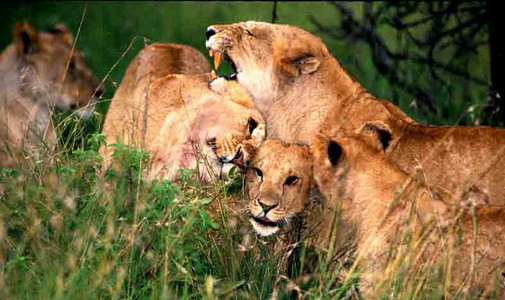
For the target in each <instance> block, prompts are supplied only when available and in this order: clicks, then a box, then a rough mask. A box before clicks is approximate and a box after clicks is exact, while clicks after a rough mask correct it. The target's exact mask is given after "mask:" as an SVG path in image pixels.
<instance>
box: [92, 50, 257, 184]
mask: <svg viewBox="0 0 505 300" xmlns="http://www.w3.org/2000/svg"><path fill="white" fill-rule="evenodd" d="M160 66H166V68H162V67H160ZM209 69H210V68H209V66H208V62H207V61H206V59H205V57H203V55H202V54H200V53H199V52H197V51H196V50H195V49H193V48H191V47H189V46H183V45H173V44H159V43H157V44H153V45H150V46H147V47H146V48H145V49H144V50H142V51H141V53H139V55H137V57H136V58H135V59H134V60H133V62H132V63H131V64H130V66H129V67H128V69H127V72H126V74H125V76H124V79H123V81H122V83H121V86H120V87H119V89H118V92H117V93H116V95H115V96H114V98H113V100H112V103H111V111H110V112H109V113H108V114H107V117H106V120H105V124H104V130H103V133H104V134H105V136H106V139H107V141H108V143H109V144H111V143H117V142H122V143H125V144H127V145H130V146H136V147H139V148H141V149H144V150H147V151H149V152H150V153H151V155H152V163H151V171H150V173H149V175H148V177H149V178H150V179H153V178H159V179H160V178H164V179H165V178H166V179H174V178H176V177H177V170H178V169H180V168H194V167H196V166H197V165H199V166H200V167H201V168H200V169H201V171H202V174H200V175H201V176H202V178H203V179H205V180H210V179H211V178H213V177H214V175H221V174H222V173H223V174H224V173H227V171H228V170H229V167H230V165H229V164H225V165H223V164H224V163H230V162H233V163H237V164H242V163H245V162H244V161H243V160H244V159H245V160H247V158H246V157H243V155H242V150H241V148H242V146H243V142H245V141H247V143H248V147H253V148H254V147H257V146H258V145H259V144H260V143H261V142H262V141H263V139H264V137H265V135H266V127H265V124H264V120H263V117H262V116H261V114H260V113H259V112H258V111H256V110H255V109H254V106H253V103H252V101H251V99H250V97H249V96H248V95H247V93H246V92H245V91H244V90H243V89H242V88H241V87H240V85H238V84H237V83H236V82H228V81H226V80H225V79H224V78H219V79H216V80H214V81H212V83H211V84H210V86H211V87H212V89H210V88H209V82H210V81H211V80H212V77H211V75H210V74H209V73H206V74H200V73H202V72H205V71H207V70H209ZM171 72H174V73H184V74H170V73H171ZM167 73H169V74H170V75H166V74H167ZM190 74H194V75H190ZM109 148H110V147H102V148H101V150H100V151H101V153H102V154H103V155H104V156H105V163H104V167H105V168H107V166H108V165H109V164H110V154H111V153H110V152H111V149H109ZM223 166H224V167H225V168H223Z"/></svg>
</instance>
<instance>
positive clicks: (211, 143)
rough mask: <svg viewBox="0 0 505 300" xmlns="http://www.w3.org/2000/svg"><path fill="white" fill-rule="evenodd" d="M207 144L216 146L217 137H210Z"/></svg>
mask: <svg viewBox="0 0 505 300" xmlns="http://www.w3.org/2000/svg"><path fill="white" fill-rule="evenodd" d="M205 142H206V143H207V145H209V146H211V147H216V138H215V137H213V138H208V139H207V140H206V141H205Z"/></svg>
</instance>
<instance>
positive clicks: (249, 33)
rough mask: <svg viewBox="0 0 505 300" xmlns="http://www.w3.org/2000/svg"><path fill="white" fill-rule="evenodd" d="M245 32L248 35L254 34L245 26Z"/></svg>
mask: <svg viewBox="0 0 505 300" xmlns="http://www.w3.org/2000/svg"><path fill="white" fill-rule="evenodd" d="M245 33H247V35H248V36H254V34H252V32H251V31H250V30H249V29H247V28H246V29H245Z"/></svg>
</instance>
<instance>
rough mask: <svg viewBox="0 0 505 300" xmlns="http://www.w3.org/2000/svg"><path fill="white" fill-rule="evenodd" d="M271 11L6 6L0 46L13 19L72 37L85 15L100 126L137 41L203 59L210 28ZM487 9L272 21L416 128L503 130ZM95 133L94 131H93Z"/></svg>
mask: <svg viewBox="0 0 505 300" xmlns="http://www.w3.org/2000/svg"><path fill="white" fill-rule="evenodd" d="M274 5H275V4H274V3H273V2H233V3H228V2H168V3H164V2H149V3H142V2H122V3H114V2H87V3H85V2H36V3H26V2H21V3H9V4H3V5H2V6H3V9H2V14H3V16H2V17H1V18H0V24H1V28H2V31H1V33H0V46H1V48H2V49H3V48H5V47H6V46H7V45H8V44H9V43H10V41H11V31H12V28H13V27H14V24H15V23H16V22H17V21H18V20H26V21H29V22H31V23H32V24H33V25H34V26H36V27H37V28H38V29H48V28H50V27H51V26H52V25H54V24H56V23H59V22H63V23H66V24H67V26H68V28H69V30H70V31H71V32H72V33H73V34H74V36H75V35H76V33H77V31H78V28H79V23H80V21H81V18H82V17H83V14H84V19H83V24H82V28H81V30H80V35H79V37H78V41H77V47H78V48H79V49H80V50H82V51H83V52H84V53H85V58H86V61H87V63H88V64H89V66H90V68H91V69H92V70H93V71H94V72H95V74H96V75H97V77H98V78H100V79H103V78H104V77H106V76H107V75H108V76H107V77H106V79H105V89H106V94H105V97H104V101H103V103H102V104H101V105H100V107H99V108H98V110H97V111H98V112H99V114H98V116H97V120H100V118H103V115H104V114H105V113H106V111H107V107H108V102H109V101H110V99H111V98H112V96H113V93H114V91H115V89H116V88H117V86H118V85H119V83H120V82H121V78H122V76H123V74H124V71H125V70H126V67H127V66H128V64H129V62H130V61H131V60H132V58H133V57H134V56H135V55H136V54H137V53H138V52H139V51H140V49H142V47H143V45H144V43H149V42H151V41H160V42H173V43H183V44H188V45H191V46H193V47H195V48H197V49H199V50H200V51H202V52H204V53H205V52H206V49H205V30H206V28H207V26H209V25H211V24H216V23H233V22H239V21H246V20H257V21H268V22H271V21H272V20H273V17H274V14H273V11H274V10H273V8H274ZM488 11H489V7H488V6H487V5H486V2H465V3H431V2H422V3H418V2H402V3H383V2H373V3H362V2H352V3H342V2H338V3H329V2H316V3H312V2H277V4H276V10H275V21H276V22H277V23H287V24H294V25H297V26H299V27H301V28H304V29H306V30H308V31H310V32H312V33H314V34H316V35H318V36H320V37H321V38H323V40H324V41H325V43H326V44H327V46H328V48H329V50H330V51H331V52H332V53H333V54H334V56H335V57H336V58H337V59H338V60H339V61H340V62H341V64H342V65H343V66H344V68H346V69H347V70H348V71H349V73H351V74H352V75H353V76H354V77H355V78H356V79H357V80H358V81H359V82H361V84H363V85H364V87H365V88H366V89H368V90H369V91H370V92H371V93H372V94H374V95H376V96H377V97H379V98H384V99H389V100H390V101H392V102H394V103H395V104H397V105H399V106H400V107H401V108H402V110H404V111H405V112H407V113H408V114H409V115H410V116H411V117H413V118H414V119H415V120H417V121H420V122H423V123H432V124H489V123H493V124H500V122H501V120H502V119H499V118H498V119H497V118H496V117H495V118H494V119H493V113H494V114H495V115H496V110H497V109H496V107H497V105H499V103H498V104H496V99H494V100H493V98H492V97H489V94H490V88H491V86H490V85H491V68H490V63H491V62H490V60H491V59H490V51H489V50H490V47H489V46H490V45H489V29H490V28H489V26H488V23H489V22H488ZM132 41H133V45H132V47H131V48H130V49H129V50H128V51H127V48H128V46H129V45H130V43H132ZM123 54H124V57H123V58H122V59H121V56H122V55H123ZM118 61H119V62H118ZM116 63H117V65H116V66H115V67H113V66H114V65H115V64H116ZM109 73H110V74H109ZM493 101H495V102H493ZM493 103H494V104H493ZM493 105H494V106H493ZM486 107H488V108H487V111H486V110H485V108H486ZM493 120H494V121H493ZM99 123H100V122H99ZM99 127H100V125H94V128H95V129H93V130H94V131H96V130H98V128H99ZM93 130H91V131H93ZM88 131H89V129H88Z"/></svg>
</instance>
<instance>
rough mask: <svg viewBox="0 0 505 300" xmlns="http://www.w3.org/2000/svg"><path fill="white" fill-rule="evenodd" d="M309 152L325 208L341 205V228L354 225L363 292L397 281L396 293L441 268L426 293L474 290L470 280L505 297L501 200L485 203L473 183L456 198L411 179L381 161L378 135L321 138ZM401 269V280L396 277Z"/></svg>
mask: <svg viewBox="0 0 505 300" xmlns="http://www.w3.org/2000/svg"><path fill="white" fill-rule="evenodd" d="M311 150H312V151H313V155H314V157H315V162H314V178H315V180H316V182H317V185H318V188H319V190H320V192H321V193H322V194H323V195H324V196H325V198H326V199H327V201H328V202H329V203H330V204H329V205H330V206H336V205H338V206H339V207H340V208H341V211H342V220H343V221H344V222H347V225H346V226H343V227H344V228H345V227H347V226H351V227H356V229H357V236H356V240H357V264H358V265H359V266H360V268H361V271H362V275H361V276H360V281H361V282H362V284H361V286H362V288H363V291H364V292H365V294H366V295H367V296H368V297H367V298H375V297H379V296H382V295H385V294H388V293H389V292H390V291H391V290H389V291H388V289H391V288H392V286H389V285H388V284H393V282H394V280H400V281H401V282H398V283H397V284H402V285H404V286H403V288H400V289H399V290H400V291H401V290H405V289H406V287H407V286H408V287H409V288H412V290H414V289H416V287H420V286H419V284H420V281H419V280H422V278H425V277H426V276H428V274H429V272H435V271H436V270H437V268H439V267H442V269H440V271H441V272H442V273H441V274H442V275H443V277H442V281H441V282H438V281H437V282H436V283H435V285H434V286H430V285H429V284H431V283H426V285H427V286H425V287H424V288H426V290H427V291H429V290H430V289H434V290H442V291H443V290H444V289H445V290H446V292H448V291H452V292H454V293H456V292H457V291H458V289H459V288H463V290H462V291H475V289H473V290H469V288H470V287H472V286H473V287H474V288H476V289H477V290H479V291H483V290H485V293H489V292H491V290H494V292H495V293H497V294H495V295H502V296H503V295H504V292H505V207H504V206H489V205H486V204H485V201H483V199H485V198H486V197H487V196H486V194H485V193H484V192H482V191H480V190H478V189H477V188H472V189H471V190H470V191H469V192H468V193H467V194H465V195H464V196H463V199H462V200H460V199H456V197H459V196H458V195H453V194H451V193H449V192H447V191H445V190H444V189H439V188H436V189H435V188H432V187H429V186H426V185H425V183H424V182H423V180H422V176H419V177H420V178H417V177H415V178H414V177H411V176H409V175H408V174H406V173H404V172H403V171H401V170H400V169H399V168H397V167H396V166H395V165H392V164H389V163H388V162H387V161H386V158H385V155H384V153H383V147H382V145H381V140H380V136H373V135H365V134H362V135H354V136H345V137H339V138H331V139H324V138H321V137H318V138H316V139H315V142H314V144H313V146H312V147H311ZM462 202H463V203H465V204H467V207H465V206H462V205H461V203H462ZM332 203H333V204H332ZM399 272H402V273H401V274H404V275H403V276H404V277H403V278H400V279H398V278H395V276H396V275H398V274H400V273H399ZM442 284H443V285H445V288H442V287H443V285H442ZM382 288H386V290H382ZM405 291H407V292H408V290H405ZM474 296H475V295H474ZM399 298H403V296H399ZM497 299H501V298H499V297H497Z"/></svg>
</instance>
